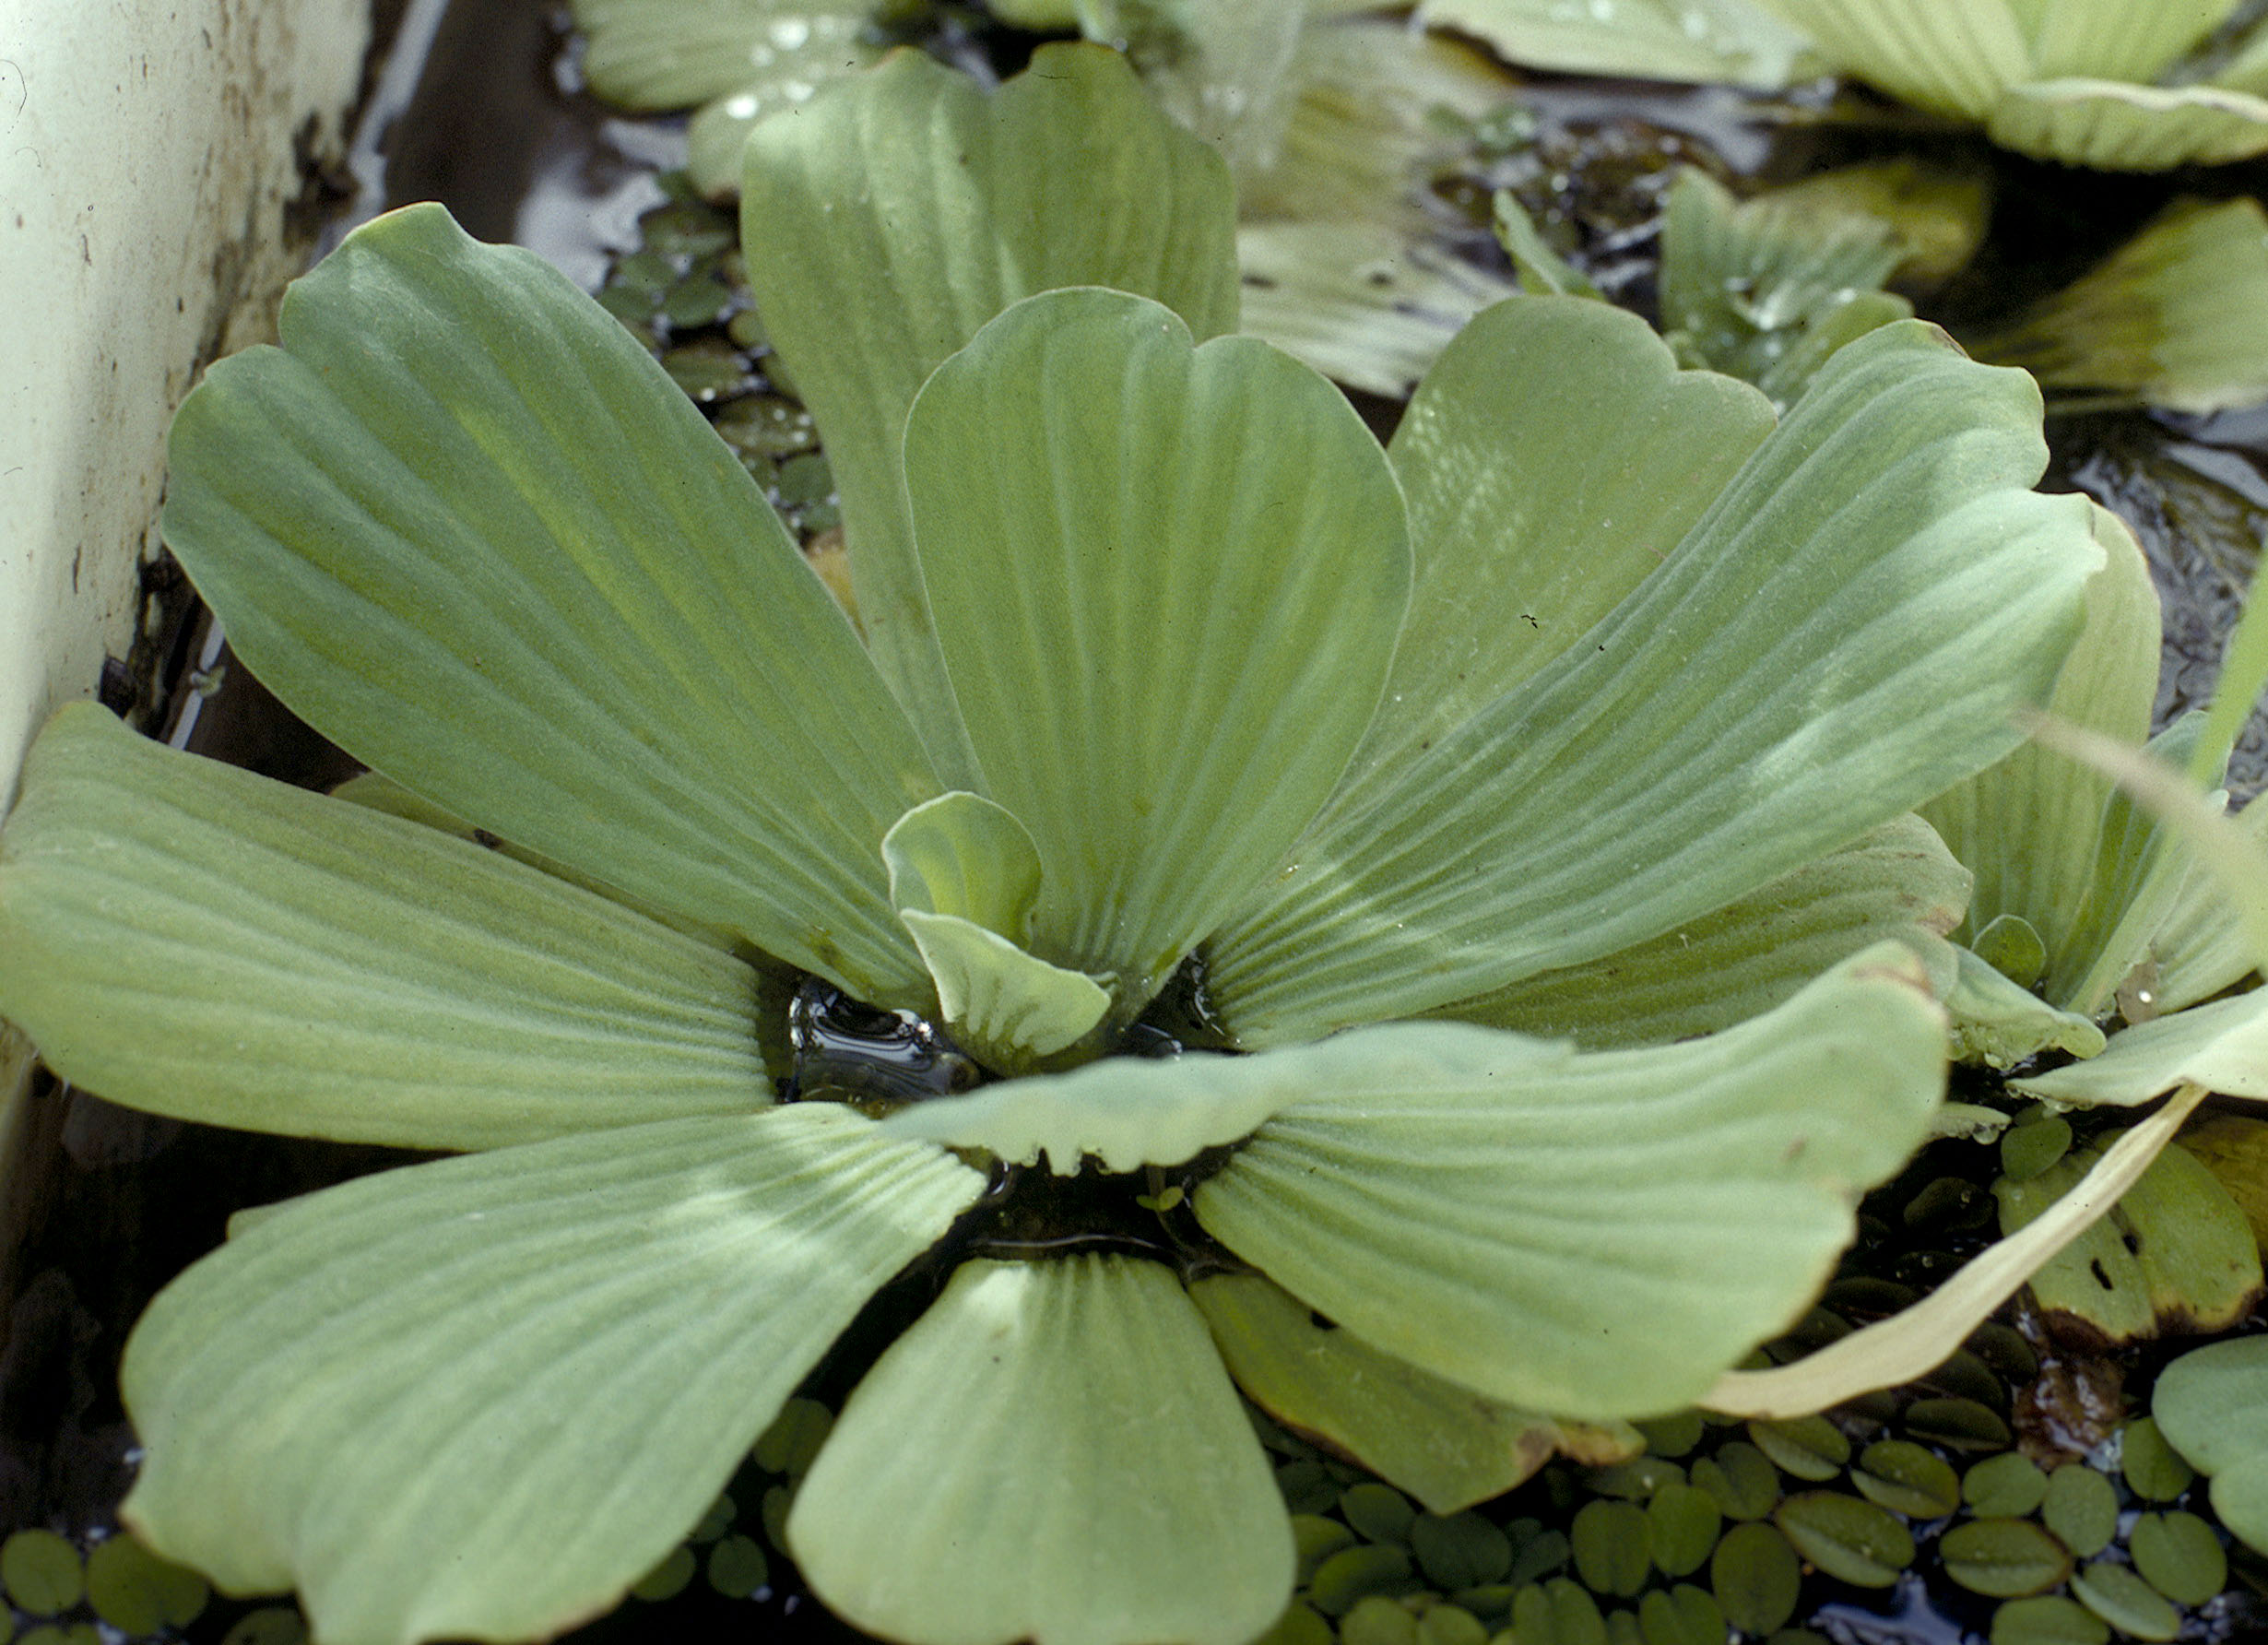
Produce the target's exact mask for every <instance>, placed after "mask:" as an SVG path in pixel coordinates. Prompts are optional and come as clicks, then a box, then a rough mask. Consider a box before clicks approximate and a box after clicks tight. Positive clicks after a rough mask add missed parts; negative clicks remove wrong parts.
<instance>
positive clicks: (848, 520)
mask: <svg viewBox="0 0 2268 1645" xmlns="http://www.w3.org/2000/svg"><path fill="white" fill-rule="evenodd" d="M741 231H742V238H743V249H744V255H745V257H746V261H747V266H748V278H749V285H750V290H752V291H753V292H754V294H755V298H756V306H757V308H758V310H759V311H760V312H761V313H762V316H763V323H764V328H765V331H766V333H767V334H768V335H769V336H770V337H771V339H772V342H773V345H774V347H775V348H776V349H778V351H779V353H780V356H781V357H782V359H783V360H785V361H786V364H787V366H788V369H789V370H790V371H791V372H792V373H794V376H795V381H796V386H797V389H798V390H799V391H800V393H801V395H802V396H803V399H804V402H805V404H807V405H808V406H809V408H811V411H812V414H813V415H814V416H815V417H817V419H818V420H819V426H820V429H821V432H822V433H823V435H824V437H825V439H826V443H827V455H828V459H829V461H830V462H831V463H832V464H833V470H834V478H835V485H836V490H837V491H838V492H839V493H840V495H841V498H842V504H843V525H844V531H845V535H846V537H847V539H848V541H849V545H850V561H851V565H852V568H853V569H852V576H853V578H854V582H855V586H856V592H857V603H858V614H859V621H860V623H861V625H862V626H863V628H864V630H865V633H866V636H867V640H868V645H871V646H872V648H873V651H874V657H875V661H876V663H877V664H878V666H879V667H880V669H881V671H882V674H883V677H884V678H885V679H887V680H889V681H890V684H891V688H892V690H893V691H894V692H897V694H898V697H899V700H900V702H901V703H903V704H904V707H905V709H906V712H907V713H908V714H909V715H910V716H912V717H913V720H914V723H915V725H916V726H917V727H918V728H920V730H921V734H922V737H923V740H925V742H926V743H927V746H928V748H929V751H930V753H931V756H932V757H933V758H934V759H935V760H936V761H937V762H938V766H939V770H940V771H941V772H942V773H943V774H944V775H945V777H946V779H947V781H948V782H949V783H951V784H952V785H953V786H955V787H981V785H980V784H978V783H977V782H976V780H975V776H976V774H975V757H974V755H973V754H972V753H971V751H970V750H969V747H968V744H967V741H966V734H965V732H964V731H963V728H962V726H961V723H960V716H959V714H958V712H957V711H956V709H955V708H954V705H953V700H952V695H951V688H950V687H949V686H948V684H947V682H946V680H945V673H944V662H943V658H942V657H941V655H940V654H939V651H938V648H937V639H936V636H935V634H934V633H932V632H931V629H930V626H929V612H928V601H927V596H926V595H925V594H924V592H923V589H922V579H921V571H920V568H919V567H918V566H917V565H916V563H915V559H914V544H913V537H912V527H911V525H910V523H909V522H908V520H907V517H906V514H905V503H904V492H903V490H902V487H901V472H900V463H899V453H900V447H901V442H902V440H903V438H904V431H905V417H906V411H907V408H909V407H910V406H911V405H912V404H913V401H914V396H915V391H916V390H918V389H919V388H920V387H921V385H922V383H923V380H924V379H926V378H927V376H928V375H929V373H931V372H932V371H934V370H935V369H936V368H937V367H938V366H939V364H940V363H942V362H943V361H944V360H945V358H946V357H947V356H948V355H950V354H951V353H953V352H954V351H955V350H956V349H960V348H961V347H962V346H963V344H964V343H966V342H968V341H969V339H970V338H972V337H975V335H976V333H977V331H978V329H979V328H980V327H982V326H983V325H984V324H985V323H986V321H987V320H990V319H991V318H992V317H993V316H994V315H995V314H998V313H999V312H1000V311H1001V310H1002V309H1004V308H1006V307H1008V306H1009V305H1010V303H1012V302H1016V301H1017V300H1018V299H1020V298H1022V297H1026V296H1029V295H1030V294H1032V293H1033V292H1035V291H1044V290H1049V289H1050V288H1053V287H1057V286H1080V285H1100V286H1113V287H1116V288H1118V289H1119V290H1128V291H1135V292H1139V293H1140V294H1142V295H1144V296H1149V297H1154V298H1156V299H1158V300H1159V301H1160V302H1164V303H1165V304H1166V306H1168V307H1169V308H1172V309H1173V310H1175V312H1176V313H1178V314H1180V315H1181V316H1182V317H1183V319H1185V320H1187V322H1188V323H1189V325H1190V327H1191V329H1192V330H1193V331H1194V332H1195V333H1196V334H1197V335H1198V336H1199V337H1215V336H1218V335H1220V334H1222V333H1223V332H1229V331H1234V329H1235V328H1236V271H1235V261H1234V249H1233V246H1232V236H1233V234H1234V199H1233V197H1232V194H1231V190H1230V185H1229V181H1228V173H1227V171H1226V169H1225V168H1224V167H1223V164H1222V162H1221V160H1220V157H1219V156H1217V155H1216V154H1214V153H1213V152H1212V151H1211V149H1210V148H1207V147H1206V146H1205V145H1204V144H1203V143H1201V142H1200V141H1199V140H1198V139H1197V138H1195V137H1193V136H1189V135H1188V134H1187V133H1186V132H1183V131H1181V130H1179V129H1178V128H1176V127H1175V125H1174V124H1172V123H1171V122H1170V121H1168V120H1167V119H1166V118H1165V116H1164V114H1162V113H1161V112H1159V111H1158V110H1157V108H1156V107H1155V106H1154V105H1153V104H1152V102H1151V101H1149V100H1148V99H1147V98H1146V97H1145V96H1144V94H1143V92H1142V89H1141V87H1140V85H1139V84H1138V83H1137V81H1136V80H1135V77H1134V75H1133V72H1132V71H1131V70H1130V69H1128V67H1127V65H1126V64H1125V62H1124V61H1123V60H1122V59H1121V58H1119V57H1118V56H1117V55H1116V53H1112V52H1109V51H1106V50H1104V49H1103V48H1101V47H1099V46H1083V45H1050V46H1043V47H1042V48H1041V49H1040V50H1039V52H1038V53H1036V54H1035V55H1034V58H1033V65H1032V67H1031V68H1030V69H1029V70H1027V71H1026V72H1025V73H1024V74H1023V75H1022V76H1020V77H1017V78H1016V79H1015V80H1014V81H1012V82H1011V83H1010V84H1009V85H1008V86H1006V87H1004V88H1003V89H1001V90H1000V91H999V92H998V94H997V95H995V96H992V97H987V96H986V94H985V93H984V92H983V91H981V90H980V89H978V88H977V86H976V84H975V82H974V81H973V80H971V79H969V78H968V77H965V76H963V75H961V74H958V73H955V72H954V71H952V70H951V69H948V68H946V67H944V66H942V65H939V64H938V63H936V62H933V61H931V60H930V59H928V58H927V57H924V56H922V55H920V54H919V53H900V54H899V55H897V56H895V57H892V58H891V59H890V60H889V61H887V62H885V63H883V64H882V65H880V66H879V67H878V68H876V69H875V70H873V71H872V72H871V73H869V74H865V75H861V76H859V77H856V78H855V79H851V80H847V81H844V82H841V83H839V84H838V85H836V86H834V87H830V88H828V89H827V90H826V92H825V93H823V94H822V95H821V96H820V97H817V98H815V99H814V100H813V101H811V103H810V104H809V105H808V106H807V107H806V108H805V109H804V110H803V111H802V112H800V113H798V114H797V115H796V116H795V117H793V118H788V119H781V120H774V121H769V122H766V123H764V124H762V125H760V126H759V128H758V129H757V131H756V132H755V133H754V134H753V135H752V136H751V137H750V143H749V147H748V152H747V173H746V187H745V191H744V193H743V194H742V196H741ZM964 437H966V438H968V439H969V440H970V441H971V442H972V443H975V442H976V441H977V440H979V439H981V438H982V437H983V431H982V430H981V429H971V430H968V431H965V436H964ZM900 809H904V808H900Z"/></svg>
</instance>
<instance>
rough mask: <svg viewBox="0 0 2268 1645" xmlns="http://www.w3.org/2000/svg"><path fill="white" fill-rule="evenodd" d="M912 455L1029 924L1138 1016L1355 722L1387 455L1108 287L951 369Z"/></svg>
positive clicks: (1058, 304) (1285, 364) (1381, 593)
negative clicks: (1034, 862) (1112, 988)
mask: <svg viewBox="0 0 2268 1645" xmlns="http://www.w3.org/2000/svg"><path fill="white" fill-rule="evenodd" d="M973 429H982V430H985V431H986V440H985V442H984V443H983V444H981V445H977V446H975V447H974V448H973V447H972V443H971V440H970V437H969V432H970V431H971V430H973ZM905 469H906V480H907V486H908V489H909V491H910V492H911V494H912V497H913V499H914V507H913V521H914V531H915V542H916V544H917V547H918V553H919V558H920V562H921V573H922V577H923V580H924V582H925V584H926V585H927V589H928V595H929V604H930V609H931V612H932V614H933V618H934V621H935V624H936V632H937V637H938V640H939V645H940V646H941V648H942V652H943V656H944V658H945V664H946V668H947V670H948V672H949V674H950V675H951V682H952V688H953V692H954V696H955V698H956V700H957V701H958V702H959V704H960V706H961V711H962V714H963V717H964V719H965V722H966V725H967V728H968V732H969V737H970V740H971V746H972V748H973V750H974V751H975V757H976V761H977V764H978V769H979V771H980V772H981V774H982V778H983V786H984V789H985V792H986V794H987V795H988V796H989V797H990V798H991V799H994V800H996V801H997V802H998V803H999V804H1000V805H1002V806H1004V807H1006V808H1007V809H1008V810H1009V811H1012V812H1013V813H1015V815H1016V817H1017V818H1018V819H1020V820H1021V821H1022V823H1023V824H1024V825H1025V826H1026V827H1027V828H1029V829H1030V830H1031V833H1032V837H1033V839H1034V841H1035V842H1036V843H1037V845H1038V847H1039V856H1040V860H1041V863H1042V865H1043V867H1044V870H1045V875H1044V879H1043V882H1042V884H1041V887H1040V897H1039V905H1038V908H1037V911H1036V913H1035V915H1034V926H1033V935H1032V941H1031V944H1030V946H1031V947H1032V950H1033V952H1034V953H1037V954H1038V955H1040V956H1041V957H1042V958H1043V959H1045V960H1048V961H1050V962H1051V963H1054V964H1057V965H1065V966H1068V967H1069V968H1071V969H1074V970H1078V971H1083V972H1088V973H1092V974H1096V975H1103V974H1108V975H1113V976H1116V977H1117V978H1118V979H1119V982H1118V988H1117V1002H1118V1008H1119V1011H1120V1012H1121V1014H1122V1017H1123V1016H1130V1015H1132V1014H1133V1012H1137V1011H1139V1010H1140V1007H1141V1006H1142V1005H1143V1004H1144V1003H1145V1002H1147V1000H1149V998H1150V996H1151V995H1152V993H1153V992H1154V991H1155V990H1156V988H1157V987H1158V985H1159V984H1160V983H1161V982H1163V981H1164V978H1165V976H1167V975H1168V974H1169V973H1170V972H1171V971H1172V969H1173V967H1174V966H1175V965H1176V964H1177V963H1178V962H1179V960H1180V958H1181V956H1182V955H1183V954H1184V953H1187V950H1188V949H1189V948H1190V947H1192V946H1193V945H1194V944H1195V943H1196V942H1197V941H1199V939H1201V938H1202V937H1204V936H1205V934H1206V933H1207V932H1209V931H1210V930H1211V929H1213V927H1214V926H1215V925H1217V924H1218V923H1219V921H1220V919H1221V917H1222V916H1223V913H1224V912H1225V911H1226V910H1227V909H1228V908H1229V907H1230V906H1231V905H1234V903H1235V902H1236V901H1237V900H1239V899H1241V898H1242V897H1244V896H1245V895H1246V894H1248V893H1249V892H1250V890H1251V888H1252V887H1253V886H1254V885H1255V884H1256V883H1257V882H1259V881H1260V879H1261V878H1262V877H1263V876H1264V875H1265V874H1267V872H1268V871H1269V870H1270V868H1271V867H1272V866H1273V865H1274V864H1275V862H1276V860H1277V858H1280V857H1281V856H1282V853H1283V851H1284V849H1285V847H1286V846H1290V845H1291V843H1292V841H1293V837H1294V836H1296V835H1297V834H1298V833H1299V831H1300V830H1301V829H1302V828H1304V827H1305V825H1306V823H1307V820H1308V819H1309V818H1310V817H1312V816H1313V815H1314V814H1315V811H1316V809H1317V807H1318V806H1320V805H1321V804H1322V802H1323V799H1324V797H1325V796H1326V795H1327V794H1329V792H1330V790H1331V788H1332V787H1333V786H1334V785H1335V784H1336V783H1337V782H1338V780H1339V777H1340V775H1341V772H1342V771H1343V770H1344V769H1345V767H1346V763H1347V760H1348V757H1349V755H1351V754H1352V753H1353V750H1354V747H1355V744H1356V743H1357V741H1358V740H1360V739H1361V737H1362V735H1363V731H1364V728H1365V727H1366V726H1367V725H1368V724H1369V723H1370V719H1371V716H1372V714H1373V713H1374V712H1375V711H1376V706H1377V702H1378V693H1379V691H1380V690H1381V688H1382V687H1383V685H1384V682H1385V680H1386V674H1387V669H1388V665H1389V664H1390V662H1391V661H1392V658H1393V655H1394V645H1395V640H1396V637H1397V635H1398V634H1399V633H1400V629H1401V624H1402V619H1403V616H1404V614H1405V612H1406V611H1407V609H1408V607H1409V599H1410V592H1409V590H1410V550H1409V543H1408V538H1407V531H1406V527H1405V526H1404V524H1403V512H1402V503H1401V497H1400V491H1398V489H1397V488H1396V486H1395V483H1394V478H1393V474H1392V472H1391V471H1390V470H1389V468H1388V466H1387V462H1386V458H1385V455H1384V453H1382V452H1381V451H1380V450H1379V449H1378V444H1377V442H1376V440H1375V439H1374V438H1373V437H1372V436H1371V434H1370V432H1369V431H1368V430H1367V429H1366V428H1364V426H1363V422H1362V420H1361V419H1360V418H1359V417H1358V416H1356V415H1355V413H1354V411H1353V408H1351V407H1349V406H1348V404H1347V403H1346V400H1345V398H1344V397H1343V396H1341V394H1340V393H1339V392H1338V391H1337V390H1336V389H1334V388H1333V387H1332V386H1331V385H1329V383H1327V382H1326V381H1325V380H1324V379H1323V378H1321V377H1319V376H1317V374H1316V373H1313V372H1312V371H1309V370H1308V369H1307V368H1306V367H1305V366H1303V365H1300V364H1299V363H1298V362H1297V361H1293V360H1291V359H1289V358H1288V357H1286V356H1284V355H1282V354H1281V353H1279V352H1278V351H1276V350H1275V349H1270V348H1269V347H1267V346H1266V345H1265V344H1262V343H1258V342H1256V341H1253V340H1252V339H1249V338H1242V337H1223V338H1219V339H1216V340H1215V341H1213V342H1211V343H1208V344H1206V345H1204V346H1203V347H1202V348H1198V349H1193V348H1192V347H1191V344H1190V340H1189V333H1188V331H1187V327H1185V326H1184V325H1182V323H1181V321H1180V320H1179V319H1178V318H1177V317H1176V316H1175V314H1173V313H1172V312H1171V311H1170V310H1168V309H1166V308H1164V306H1163V305H1161V304H1158V303H1155V302H1150V301H1148V300H1147V299H1143V298H1139V297H1133V296H1129V295H1128V294H1125V293H1123V292H1116V291H1099V290H1078V291H1055V292H1047V293H1044V294H1042V295H1040V296H1037V297H1034V298H1029V299H1027V300H1025V301H1024V302H1022V303H1019V304H1017V305H1016V306H1015V307H1014V308H1012V309H1010V311H1008V312H1007V313H1006V314H1002V315H1001V316H1000V317H999V318H998V320H996V321H994V322H993V323H992V324H991V325H987V326H986V328H985V330H984V331H983V332H982V333H981V334H980V335H979V336H978V337H977V338H976V339H975V341H974V342H973V343H971V344H970V346H969V347H968V348H967V349H963V351H962V352H961V353H959V354H957V355H955V356H954V357H953V358H952V359H951V361H947V362H946V363H945V364H944V365H942V366H940V367H939V369H938V371H937V373H936V374H935V375H934V376H932V377H931V378H930V380H929V382H928V384H927V386H925V387H924V388H923V389H922V392H921V396H920V397H919V398H918V399H917V400H916V401H915V406H914V409H913V412H912V414H911V416H910V417H909V419H908V421H907V425H906V437H905Z"/></svg>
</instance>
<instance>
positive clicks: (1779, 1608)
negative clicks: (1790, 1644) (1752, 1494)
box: [1709, 1521, 1803, 1634]
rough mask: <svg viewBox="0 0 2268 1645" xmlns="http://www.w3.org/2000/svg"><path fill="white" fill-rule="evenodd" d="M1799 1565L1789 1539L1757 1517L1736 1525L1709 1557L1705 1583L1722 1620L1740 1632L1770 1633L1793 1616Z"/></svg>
mask: <svg viewBox="0 0 2268 1645" xmlns="http://www.w3.org/2000/svg"><path fill="white" fill-rule="evenodd" d="M1802 1586H1803V1568H1802V1566H1801V1564H1800V1563H1799V1562H1798V1561H1797V1559H1796V1554H1795V1550H1794V1549H1793V1548H1791V1547H1790V1546H1789V1545H1788V1539H1787V1538H1786V1537H1784V1536H1782V1535H1781V1534H1780V1533H1778V1531H1777V1530H1775V1529H1774V1528H1773V1527H1772V1526H1770V1525H1768V1524H1765V1523H1763V1522H1761V1521H1755V1522H1752V1523H1749V1524H1745V1525H1735V1526H1734V1527H1733V1528H1732V1529H1731V1530H1730V1531H1728V1532H1726V1533H1725V1539H1724V1541H1722V1542H1720V1543H1719V1544H1717V1552H1716V1554H1715V1555H1714V1556H1711V1558H1710V1560H1709V1587H1710V1588H1711V1589H1712V1590H1713V1591H1714V1592H1716V1595H1717V1603H1718V1604H1719V1605H1720V1606H1722V1607H1723V1609H1724V1613H1725V1620H1726V1621H1727V1622H1729V1623H1731V1625H1732V1626H1733V1627H1737V1628H1739V1629H1740V1630H1741V1631H1742V1633H1749V1634H1768V1633H1770V1632H1771V1631H1772V1630H1773V1629H1774V1628H1776V1627H1780V1626H1781V1625H1783V1624H1784V1623H1786V1622H1787V1620H1788V1619H1789V1618H1790V1616H1793V1615H1795V1608H1796V1595H1797V1593H1798V1592H1800V1591H1801V1588H1802Z"/></svg>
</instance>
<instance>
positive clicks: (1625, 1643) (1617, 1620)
mask: <svg viewBox="0 0 2268 1645" xmlns="http://www.w3.org/2000/svg"><path fill="white" fill-rule="evenodd" d="M1606 1636H1607V1645H1646V1635H1645V1634H1644V1633H1643V1632H1642V1631H1641V1630H1640V1629H1639V1627H1638V1615H1637V1613H1636V1612H1635V1611H1619V1610H1618V1611H1609V1612H1608V1613H1607V1614H1606Z"/></svg>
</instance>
